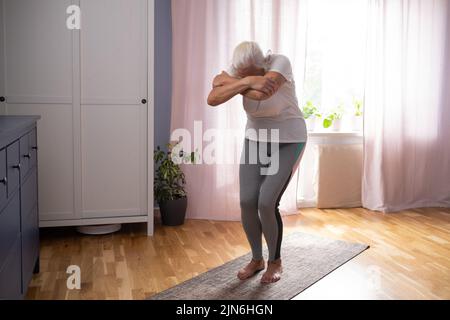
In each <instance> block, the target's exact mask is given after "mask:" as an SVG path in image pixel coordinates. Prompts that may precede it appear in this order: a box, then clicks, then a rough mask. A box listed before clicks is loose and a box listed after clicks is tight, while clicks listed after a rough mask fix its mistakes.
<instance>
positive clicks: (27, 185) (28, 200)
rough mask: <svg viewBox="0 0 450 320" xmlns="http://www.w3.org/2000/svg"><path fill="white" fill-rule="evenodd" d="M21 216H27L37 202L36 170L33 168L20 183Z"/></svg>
mask: <svg viewBox="0 0 450 320" xmlns="http://www.w3.org/2000/svg"><path fill="white" fill-rule="evenodd" d="M21 194H22V196H21V206H22V208H21V212H22V217H25V216H27V215H28V214H29V213H30V211H31V209H33V208H34V207H35V206H36V204H37V171H36V170H35V169H34V170H32V172H31V173H30V175H29V176H27V178H26V180H25V181H24V182H23V184H22V192H21Z"/></svg>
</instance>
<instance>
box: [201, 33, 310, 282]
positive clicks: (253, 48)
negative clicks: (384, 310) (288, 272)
mask: <svg viewBox="0 0 450 320" xmlns="http://www.w3.org/2000/svg"><path fill="white" fill-rule="evenodd" d="M236 95H242V96H243V105H244V109H245V111H246V113H247V127H246V134H245V141H244V147H243V151H242V156H241V163H240V167H239V182H240V207H241V218H242V225H243V228H244V231H245V233H246V236H247V239H248V242H249V244H250V247H251V250H252V255H253V256H252V259H251V261H250V262H249V263H248V264H247V265H246V266H244V267H243V268H242V269H241V270H239V272H238V274H237V276H238V278H239V279H241V280H245V279H248V278H249V277H251V276H253V275H255V274H256V273H257V272H259V271H261V270H264V269H265V261H264V258H263V254H262V235H263V234H264V238H265V240H266V244H267V248H268V253H269V256H268V263H267V270H266V272H265V273H264V274H263V276H262V277H261V282H262V283H273V282H276V281H278V280H280V278H281V274H282V270H283V269H282V265H281V241H282V237H283V222H282V219H281V216H280V212H279V209H278V206H279V202H280V199H281V196H282V195H283V193H284V190H285V188H286V187H287V185H288V183H289V181H290V179H291V177H292V175H293V173H294V171H295V170H296V169H297V167H298V165H299V163H300V159H301V157H302V154H303V151H304V148H305V145H306V142H307V131H306V125H305V121H304V118H303V114H302V112H301V111H300V109H299V107H298V101H297V97H296V93H295V83H294V77H293V73H292V67H291V64H290V61H289V59H288V58H287V57H285V56H283V55H279V54H270V53H269V54H268V55H267V56H265V55H264V54H263V52H262V51H261V49H260V47H259V45H258V44H257V43H255V42H243V43H241V44H240V45H238V46H237V48H236V49H235V50H234V54H233V62H232V66H231V68H230V69H229V70H228V72H225V71H224V72H222V73H221V74H220V75H218V76H216V77H215V79H214V81H213V89H212V91H211V93H210V94H209V97H208V104H209V105H211V106H218V105H220V104H223V103H224V102H226V101H228V100H230V99H231V98H233V97H234V96H236ZM256 150H258V156H256V158H257V160H256V161H253V162H252V161H249V159H250V158H251V157H252V156H253V159H255V153H256ZM252 153H253V154H252ZM262 158H267V159H269V162H268V161H267V160H263V159H262ZM275 161H278V163H277V166H276V169H277V170H276V172H275V173H271V174H265V173H264V170H263V169H264V168H267V163H273V162H275Z"/></svg>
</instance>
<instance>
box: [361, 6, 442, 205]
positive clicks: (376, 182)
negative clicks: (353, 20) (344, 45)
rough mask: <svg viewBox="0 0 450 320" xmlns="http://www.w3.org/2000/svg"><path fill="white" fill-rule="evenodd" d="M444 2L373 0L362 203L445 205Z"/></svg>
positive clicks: (370, 20) (369, 41) (369, 23)
mask: <svg viewBox="0 0 450 320" xmlns="http://www.w3.org/2000/svg"><path fill="white" fill-rule="evenodd" d="M449 10H450V8H449V1H448V0H409V1H397V0H371V1H370V6H369V16H368V18H369V19H368V25H369V33H368V57H367V58H368V59H367V81H366V93H365V96H366V101H365V128H364V135H365V156H364V177H363V205H364V206H365V207H366V208H369V209H372V210H379V211H383V212H389V211H397V210H402V209H408V208H415V207H450V145H449V143H450V97H449V91H450V81H449V80H450V79H449V74H450V66H449V63H450V51H449V46H450V44H449V37H450V30H449V17H450V14H449Z"/></svg>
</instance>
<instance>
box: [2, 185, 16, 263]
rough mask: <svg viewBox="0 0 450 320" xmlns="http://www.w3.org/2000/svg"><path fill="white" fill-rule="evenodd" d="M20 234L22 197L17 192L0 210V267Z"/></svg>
mask: <svg viewBox="0 0 450 320" xmlns="http://www.w3.org/2000/svg"><path fill="white" fill-rule="evenodd" d="M19 234H20V198H19V193H18V192H16V194H15V195H14V198H13V199H11V201H10V202H9V203H8V206H7V207H6V208H5V209H4V210H3V211H1V212H0V268H1V267H2V266H3V264H4V262H5V260H6V257H7V256H8V254H9V252H10V251H11V248H12V246H13V244H14V241H15V240H16V238H17V236H18V235H19Z"/></svg>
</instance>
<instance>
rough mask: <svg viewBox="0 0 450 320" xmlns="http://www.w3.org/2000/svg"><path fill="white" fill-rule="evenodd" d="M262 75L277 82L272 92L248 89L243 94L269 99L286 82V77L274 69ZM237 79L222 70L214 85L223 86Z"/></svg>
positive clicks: (257, 98)
mask: <svg viewBox="0 0 450 320" xmlns="http://www.w3.org/2000/svg"><path fill="white" fill-rule="evenodd" d="M260 77H264V78H269V79H271V80H273V81H274V82H275V90H274V91H273V92H272V94H267V93H264V92H262V91H259V90H255V89H248V90H247V91H245V92H243V93H242V95H243V96H245V97H246V98H249V99H251V100H258V101H262V100H267V99H269V98H270V97H272V96H273V95H274V94H275V93H276V92H277V91H278V89H279V88H280V87H281V86H282V85H283V84H284V83H285V82H286V79H285V78H284V77H283V75H282V74H281V73H278V72H274V71H269V72H267V73H266V74H265V75H264V76H260ZM236 81H239V79H238V78H234V77H232V76H230V75H229V74H227V73H226V72H222V74H220V75H219V76H217V77H216V78H215V79H214V84H213V85H214V86H223V85H227V84H230V83H233V82H236Z"/></svg>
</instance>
